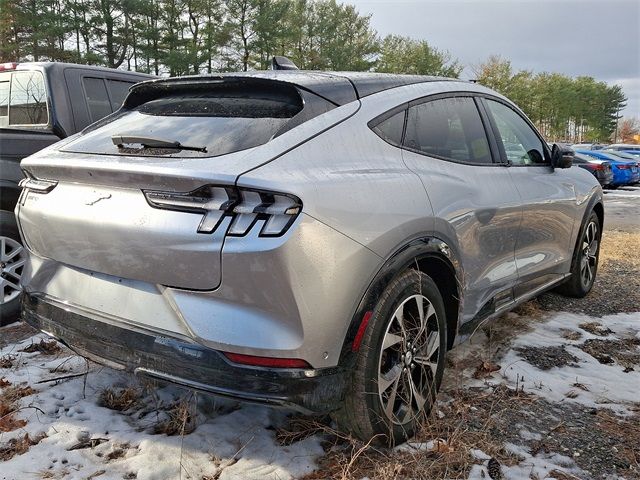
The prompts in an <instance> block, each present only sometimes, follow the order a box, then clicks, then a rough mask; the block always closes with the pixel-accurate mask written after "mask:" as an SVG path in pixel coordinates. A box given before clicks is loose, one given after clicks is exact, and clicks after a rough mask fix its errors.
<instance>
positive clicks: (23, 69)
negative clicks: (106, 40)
mask: <svg viewBox="0 0 640 480" xmlns="http://www.w3.org/2000/svg"><path fill="white" fill-rule="evenodd" d="M149 78H153V77H151V76H150V75H143V74H139V73H133V72H124V71H121V70H114V69H110V68H100V67H90V66H87V65H74V64H68V63H52V62H44V63H4V64H0V198H1V205H0V248H1V251H0V255H1V256H2V261H1V262H0V266H1V269H2V270H1V273H0V325H4V324H6V323H9V322H12V321H14V320H16V319H17V317H18V314H19V311H20V300H19V298H18V296H19V294H20V290H19V282H20V275H21V273H22V269H23V265H24V261H25V255H26V254H25V252H24V251H23V248H22V245H21V243H20V235H19V233H18V226H17V225H16V221H15V217H14V215H13V210H14V208H15V206H16V202H17V200H18V195H19V194H20V187H18V182H19V181H20V180H21V179H22V178H23V176H22V172H21V171H20V160H21V159H23V158H24V157H26V156H28V155H31V154H32V153H35V152H37V151H38V150H40V149H42V148H44V147H46V146H47V145H51V144H52V143H54V142H57V141H58V140H60V139H61V138H65V137H67V136H69V135H71V134H73V133H76V132H78V131H80V130H82V129H83V128H84V127H86V126H87V125H89V124H90V123H92V122H95V121H97V120H100V119H101V118H102V117H104V116H105V115H109V114H111V113H112V112H114V111H116V110H117V109H118V108H120V105H121V104H122V101H123V100H124V97H125V96H126V94H127V90H128V89H129V87H130V86H131V85H133V84H134V83H136V82H139V81H141V80H148V79H149Z"/></svg>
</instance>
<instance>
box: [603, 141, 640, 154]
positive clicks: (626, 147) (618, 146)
mask: <svg viewBox="0 0 640 480" xmlns="http://www.w3.org/2000/svg"><path fill="white" fill-rule="evenodd" d="M607 148H608V149H609V150H623V151H628V150H631V151H634V152H638V153H640V145H635V144H632V143H614V144H613V145H608V146H607Z"/></svg>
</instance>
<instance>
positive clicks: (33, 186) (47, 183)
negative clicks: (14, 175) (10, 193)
mask: <svg viewBox="0 0 640 480" xmlns="http://www.w3.org/2000/svg"><path fill="white" fill-rule="evenodd" d="M57 184H58V182H55V181H52V180H39V179H36V178H30V177H29V178H23V179H22V180H20V182H19V183H18V186H20V187H22V188H24V189H26V190H31V191H32V192H36V193H49V192H50V191H51V190H53V188H54V187H55V186H56V185H57Z"/></svg>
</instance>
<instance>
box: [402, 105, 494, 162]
mask: <svg viewBox="0 0 640 480" xmlns="http://www.w3.org/2000/svg"><path fill="white" fill-rule="evenodd" d="M404 145H405V147H407V148H410V149H411V150H415V151H418V152H421V153H424V154H427V155H430V156H435V157H441V158H444V159H447V160H454V161H458V162H464V163H491V162H492V158H491V151H490V150H489V142H488V141H487V136H486V133H485V130H484V126H483V124H482V120H481V118H480V113H479V112H478V109H477V107H476V104H475V102H474V101H473V99H472V98H470V97H454V98H443V99H439V100H431V101H427V102H425V103H421V104H419V105H415V106H413V107H411V108H409V111H408V116H407V128H406V133H405V138H404Z"/></svg>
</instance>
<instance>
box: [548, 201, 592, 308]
mask: <svg viewBox="0 0 640 480" xmlns="http://www.w3.org/2000/svg"><path fill="white" fill-rule="evenodd" d="M601 237H602V230H601V227H600V219H599V218H598V215H596V213H595V212H591V215H589V218H588V219H587V221H586V223H585V224H584V225H583V226H582V231H581V232H580V239H579V240H578V244H577V245H576V250H575V251H574V252H573V260H572V263H571V276H570V277H569V279H568V280H567V281H566V282H565V283H564V284H562V285H561V286H560V287H558V292H559V293H561V294H563V295H566V296H569V297H576V298H582V297H584V296H586V295H587V294H588V293H589V292H590V291H591V289H592V288H593V284H594V282H595V280H596V273H597V271H598V260H599V257H600V239H601Z"/></svg>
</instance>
